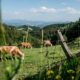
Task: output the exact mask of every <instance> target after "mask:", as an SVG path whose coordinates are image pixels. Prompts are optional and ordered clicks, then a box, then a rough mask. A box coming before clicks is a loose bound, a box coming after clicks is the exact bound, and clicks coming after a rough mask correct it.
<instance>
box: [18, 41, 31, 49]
mask: <svg viewBox="0 0 80 80" xmlns="http://www.w3.org/2000/svg"><path fill="white" fill-rule="evenodd" d="M18 46H21V47H23V48H32V45H31V43H29V42H22V43H20V44H19V45H18Z"/></svg>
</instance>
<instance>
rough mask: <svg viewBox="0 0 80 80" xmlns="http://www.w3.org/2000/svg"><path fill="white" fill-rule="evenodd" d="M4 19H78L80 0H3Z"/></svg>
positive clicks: (79, 15)
mask: <svg viewBox="0 0 80 80" xmlns="http://www.w3.org/2000/svg"><path fill="white" fill-rule="evenodd" d="M1 8H2V18H3V20H13V19H17V20H29V21H53V22H63V21H76V20H78V19H79V17H80V0H2V7H1Z"/></svg>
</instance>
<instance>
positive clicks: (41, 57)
mask: <svg viewBox="0 0 80 80" xmlns="http://www.w3.org/2000/svg"><path fill="white" fill-rule="evenodd" d="M70 49H71V51H72V52H73V54H74V53H76V52H77V51H78V50H79V47H78V46H76V47H75V46H70ZM21 50H22V52H23V53H24V54H25V58H24V60H23V62H22V65H21V68H20V70H19V72H18V74H17V75H16V79H20V80H22V79H23V78H24V77H27V76H32V75H35V74H37V73H38V72H39V71H42V70H44V69H48V68H50V67H52V66H51V65H54V63H56V62H58V61H60V60H62V59H64V58H65V53H64V52H63V49H62V47H61V46H60V45H56V46H52V47H47V48H46V47H42V48H32V49H21ZM0 64H1V65H0V80H5V78H6V77H5V67H6V65H10V62H9V60H7V61H5V62H4V61H2V62H0Z"/></svg>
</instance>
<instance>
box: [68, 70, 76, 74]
mask: <svg viewBox="0 0 80 80" xmlns="http://www.w3.org/2000/svg"><path fill="white" fill-rule="evenodd" d="M67 73H68V74H74V73H75V71H74V70H72V69H69V70H67Z"/></svg>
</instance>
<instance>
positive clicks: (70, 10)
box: [60, 7, 80, 14]
mask: <svg viewBox="0 0 80 80" xmlns="http://www.w3.org/2000/svg"><path fill="white" fill-rule="evenodd" d="M60 11H61V12H66V13H68V14H80V10H77V9H75V8H72V7H65V8H63V9H60Z"/></svg>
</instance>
